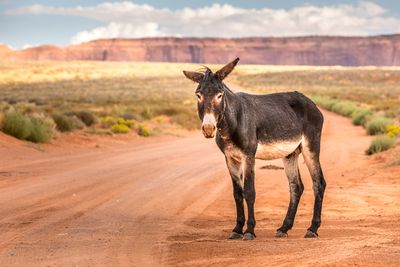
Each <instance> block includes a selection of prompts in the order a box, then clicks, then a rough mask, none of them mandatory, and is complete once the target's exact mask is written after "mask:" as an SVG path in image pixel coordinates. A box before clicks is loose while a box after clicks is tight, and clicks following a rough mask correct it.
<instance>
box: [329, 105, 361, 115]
mask: <svg viewBox="0 0 400 267" xmlns="http://www.w3.org/2000/svg"><path fill="white" fill-rule="evenodd" d="M331 110H332V111H333V112H335V113H337V114H340V115H342V116H345V117H351V116H352V114H353V113H354V112H355V111H356V110H357V107H356V105H355V104H354V103H352V102H349V101H337V102H336V103H334V104H333V105H332V107H331Z"/></svg>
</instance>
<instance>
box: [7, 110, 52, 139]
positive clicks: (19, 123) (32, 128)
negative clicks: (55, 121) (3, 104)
mask: <svg viewBox="0 0 400 267" xmlns="http://www.w3.org/2000/svg"><path fill="white" fill-rule="evenodd" d="M2 130H3V131H4V132H5V133H6V134H9V135H12V136H14V137H16V138H18V139H22V140H28V141H31V142H34V143H43V142H46V141H48V140H50V139H51V138H52V136H53V131H52V127H51V126H49V123H47V122H46V120H45V119H42V118H38V117H31V116H28V115H24V114H22V113H20V112H17V111H15V110H11V111H8V112H6V113H5V115H4V119H3V127H2Z"/></svg>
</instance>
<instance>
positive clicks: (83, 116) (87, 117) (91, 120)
mask: <svg viewBox="0 0 400 267" xmlns="http://www.w3.org/2000/svg"><path fill="white" fill-rule="evenodd" d="M75 116H77V117H78V118H79V119H80V120H81V121H82V122H83V123H84V124H85V125H86V126H92V125H94V124H96V122H97V119H96V116H95V115H94V114H93V113H91V112H90V111H86V110H81V111H78V112H75Z"/></svg>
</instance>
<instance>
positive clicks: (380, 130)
mask: <svg viewBox="0 0 400 267" xmlns="http://www.w3.org/2000/svg"><path fill="white" fill-rule="evenodd" d="M391 124H393V120H391V119H388V118H385V117H382V116H376V117H373V118H372V119H371V120H370V121H369V122H368V123H367V124H366V126H365V127H366V129H367V133H368V134H370V135H377V134H384V133H386V127H387V126H389V125H391Z"/></svg>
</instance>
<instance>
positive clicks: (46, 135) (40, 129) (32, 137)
mask: <svg viewBox="0 0 400 267" xmlns="http://www.w3.org/2000/svg"><path fill="white" fill-rule="evenodd" d="M31 123H32V128H31V132H30V133H29V135H28V136H27V138H26V140H28V141H31V142H34V143H44V142H47V141H49V140H50V139H51V138H52V137H53V131H52V129H51V128H50V127H49V126H48V125H47V124H46V122H45V121H43V120H41V119H39V118H31Z"/></svg>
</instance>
